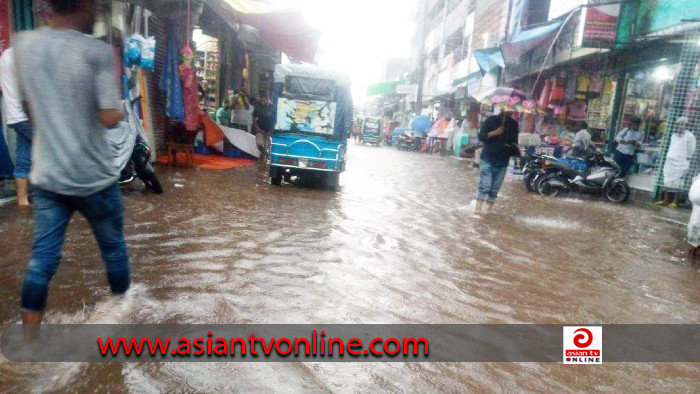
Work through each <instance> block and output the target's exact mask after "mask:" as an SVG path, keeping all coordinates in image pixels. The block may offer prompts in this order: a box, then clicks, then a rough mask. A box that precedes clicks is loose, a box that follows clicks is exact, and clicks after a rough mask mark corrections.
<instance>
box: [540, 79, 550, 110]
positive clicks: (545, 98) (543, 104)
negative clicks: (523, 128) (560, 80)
mask: <svg viewBox="0 0 700 394" xmlns="http://www.w3.org/2000/svg"><path fill="white" fill-rule="evenodd" d="M551 94H552V80H551V79H547V80H546V81H545V83H544V88H542V93H540V99H539V100H538V101H537V104H538V105H539V106H540V108H547V107H548V106H549V96H550V95H551Z"/></svg>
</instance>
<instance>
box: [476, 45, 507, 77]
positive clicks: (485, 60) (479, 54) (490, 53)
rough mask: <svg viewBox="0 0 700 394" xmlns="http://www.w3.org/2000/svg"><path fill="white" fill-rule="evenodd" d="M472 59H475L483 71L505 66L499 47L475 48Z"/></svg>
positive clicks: (486, 71)
mask: <svg viewBox="0 0 700 394" xmlns="http://www.w3.org/2000/svg"><path fill="white" fill-rule="evenodd" d="M474 59H476V63H477V64H478V65H479V68H480V69H481V70H482V71H483V72H485V73H488V72H490V71H491V70H493V69H494V68H496V67H501V68H505V67H506V63H505V61H504V60H503V54H502V53H501V48H499V47H494V48H486V49H477V50H475V51H474Z"/></svg>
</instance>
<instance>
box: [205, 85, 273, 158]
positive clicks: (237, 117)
mask: <svg viewBox="0 0 700 394" xmlns="http://www.w3.org/2000/svg"><path fill="white" fill-rule="evenodd" d="M214 120H215V121H216V123H217V124H219V125H220V126H224V127H231V128H234V129H238V130H243V131H245V132H247V133H251V134H254V135H255V139H256V143H257V145H258V149H259V150H260V151H261V152H262V155H261V160H264V159H265V158H264V156H265V152H266V146H265V142H266V141H267V140H268V139H269V137H270V134H271V133H272V131H273V129H274V127H275V113H274V107H273V105H272V102H271V101H270V97H269V95H268V94H263V95H262V97H261V98H260V99H254V98H249V97H248V96H247V95H246V94H245V92H242V91H235V92H233V95H232V96H231V98H229V99H226V100H224V101H223V102H222V105H221V107H219V108H218V109H217V110H216V113H215V116H214Z"/></svg>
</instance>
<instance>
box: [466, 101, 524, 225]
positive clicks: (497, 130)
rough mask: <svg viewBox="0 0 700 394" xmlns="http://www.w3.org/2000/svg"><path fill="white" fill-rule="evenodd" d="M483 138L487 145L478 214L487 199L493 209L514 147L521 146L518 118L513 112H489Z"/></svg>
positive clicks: (477, 203)
mask: <svg viewBox="0 0 700 394" xmlns="http://www.w3.org/2000/svg"><path fill="white" fill-rule="evenodd" d="M479 141H481V142H482V143H483V144H484V147H483V149H482V151H481V162H480V164H479V188H478V192H477V194H476V211H475V212H476V213H477V214H480V213H482V209H483V204H484V202H485V203H486V212H489V211H490V210H491V208H493V204H494V203H495V202H496V199H497V198H498V193H499V191H500V190H501V186H502V185H503V180H504V178H505V176H506V171H507V169H508V164H509V163H510V158H511V156H512V155H513V150H514V149H518V148H517V145H518V122H516V121H515V120H514V119H513V118H512V113H510V112H507V113H506V112H503V113H501V114H499V115H492V116H489V117H488V118H486V120H484V122H483V124H482V125H481V129H480V130H479Z"/></svg>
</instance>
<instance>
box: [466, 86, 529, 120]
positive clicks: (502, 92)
mask: <svg viewBox="0 0 700 394" xmlns="http://www.w3.org/2000/svg"><path fill="white" fill-rule="evenodd" d="M472 97H474V99H476V101H478V102H480V103H481V104H484V105H492V106H493V107H494V108H499V109H500V110H501V111H505V112H522V113H526V114H534V113H536V112H537V111H538V108H537V101H535V100H534V99H533V98H532V97H531V96H530V95H529V94H527V93H525V92H523V91H520V90H518V89H515V88H509V87H503V86H499V87H496V88H493V89H489V90H486V91H484V92H481V93H478V94H476V95H474V96H472Z"/></svg>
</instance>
